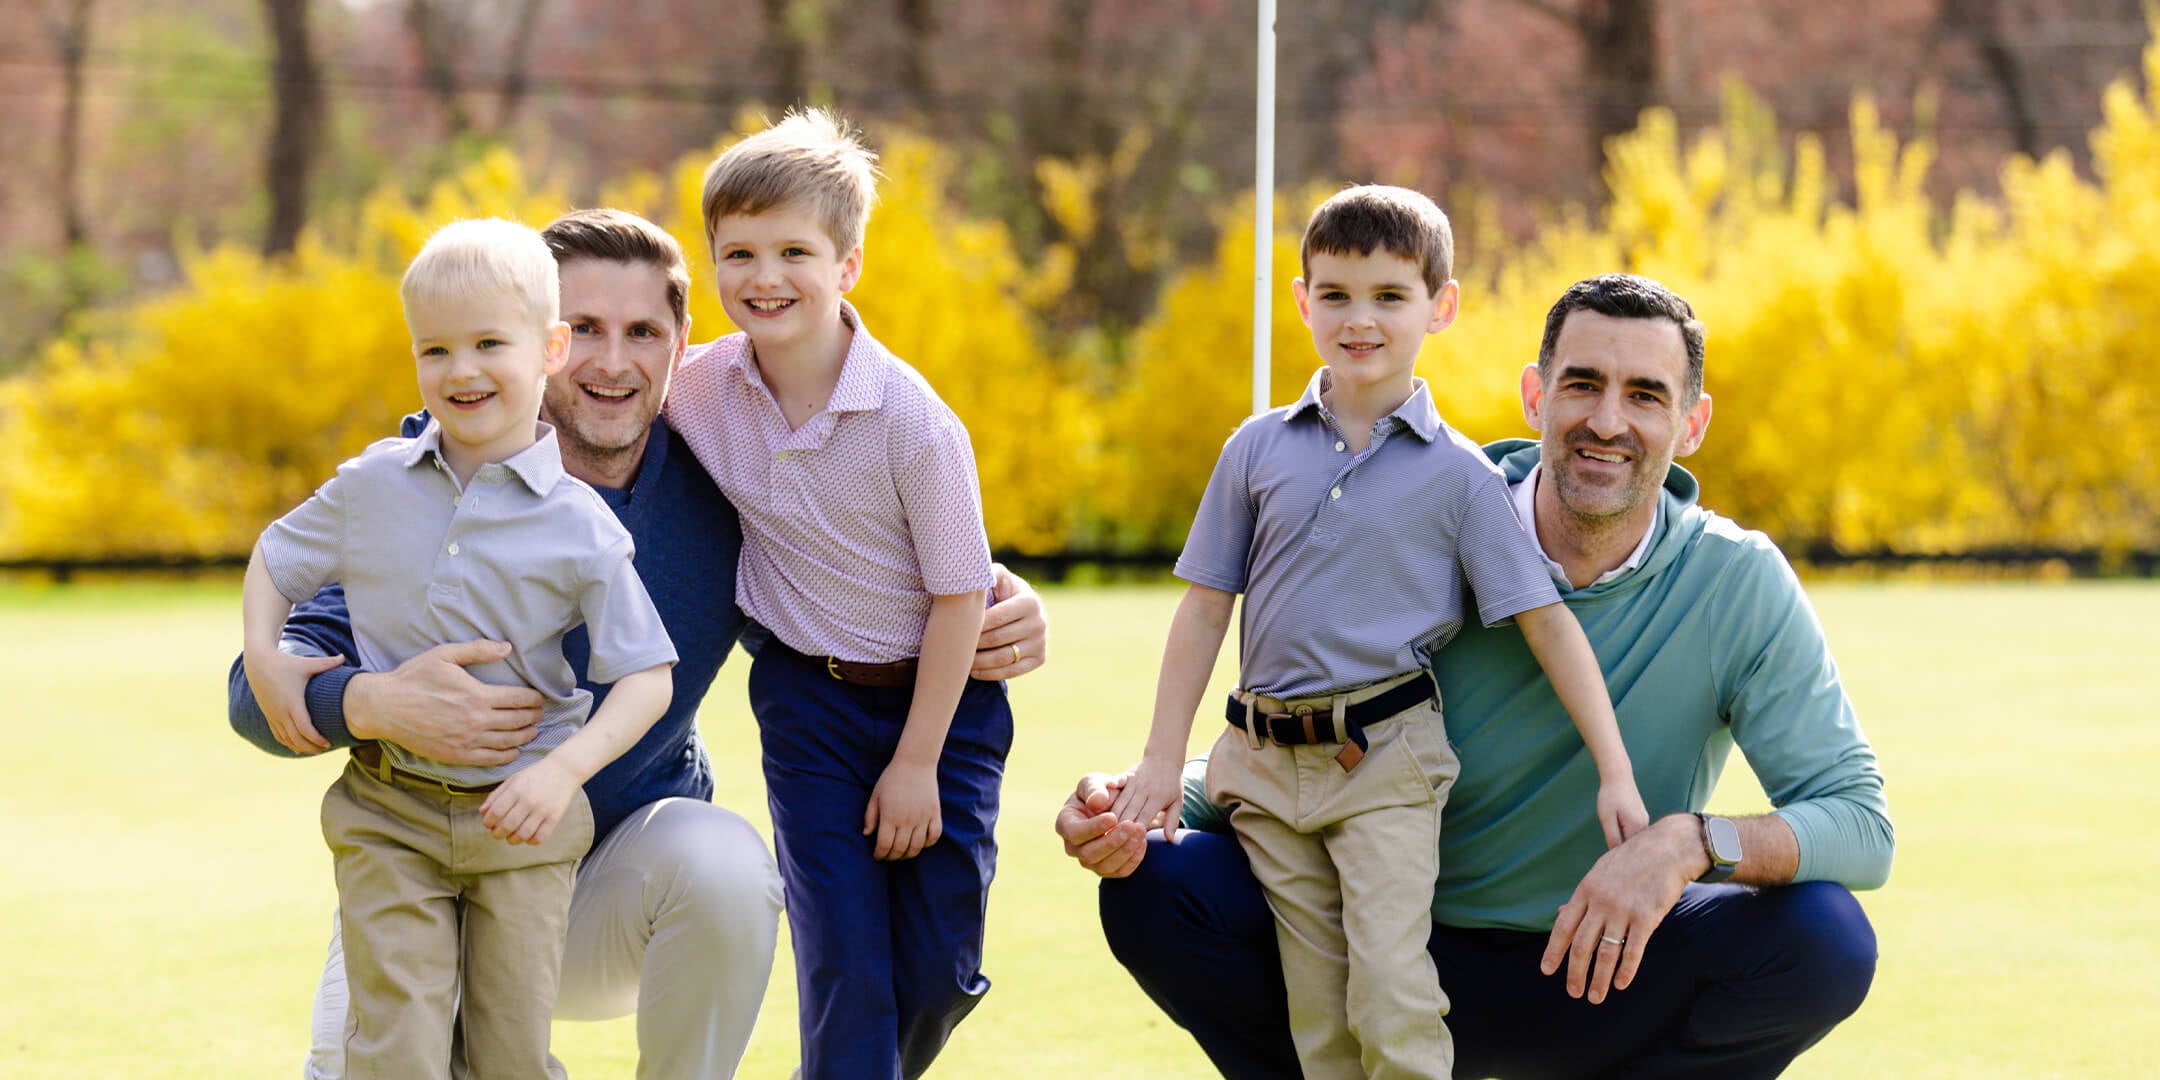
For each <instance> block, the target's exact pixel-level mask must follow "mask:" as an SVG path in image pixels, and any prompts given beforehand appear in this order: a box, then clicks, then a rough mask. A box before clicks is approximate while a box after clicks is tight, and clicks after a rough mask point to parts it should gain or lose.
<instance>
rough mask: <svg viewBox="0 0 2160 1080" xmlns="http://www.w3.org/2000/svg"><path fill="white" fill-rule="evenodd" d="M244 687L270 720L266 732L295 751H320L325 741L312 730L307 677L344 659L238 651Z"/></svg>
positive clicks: (313, 724)
mask: <svg viewBox="0 0 2160 1080" xmlns="http://www.w3.org/2000/svg"><path fill="white" fill-rule="evenodd" d="M240 662H241V665H242V667H243V668H244V670H246V672H247V681H248V690H249V691H251V692H252V693H254V695H255V703H256V704H257V705H259V706H261V707H262V712H263V717H264V719H267V720H269V721H270V735H271V737H273V738H275V739H276V740H277V741H278V744H279V745H280V746H283V747H284V748H285V749H287V750H290V751H292V752H293V753H295V754H320V753H322V752H323V751H325V750H328V749H330V742H329V740H327V739H325V738H323V737H322V733H321V732H318V731H316V730H315V722H314V721H313V720H311V719H309V717H308V709H307V683H308V680H309V679H312V678H314V677H315V676H317V675H320V674H322V673H323V672H325V671H328V670H330V669H331V668H334V667H337V666H338V665H340V664H342V663H344V662H345V658H344V657H342V656H295V655H293V654H292V653H288V652H283V651H280V650H275V649H271V650H264V651H262V652H261V653H260V655H258V654H257V652H255V651H254V650H249V651H247V652H245V653H242V654H241V661H240Z"/></svg>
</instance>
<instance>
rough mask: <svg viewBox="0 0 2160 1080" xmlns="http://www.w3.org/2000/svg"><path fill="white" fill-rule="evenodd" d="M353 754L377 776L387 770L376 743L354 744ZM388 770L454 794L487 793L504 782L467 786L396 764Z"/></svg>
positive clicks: (408, 779)
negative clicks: (438, 778) (421, 773)
mask: <svg viewBox="0 0 2160 1080" xmlns="http://www.w3.org/2000/svg"><path fill="white" fill-rule="evenodd" d="M352 756H353V760H354V761H357V762H359V763H360V766H361V767H362V768H364V769H366V770H367V771H369V772H371V773H374V774H375V775H377V776H382V775H383V774H384V772H385V771H386V770H385V769H384V768H383V752H382V747H380V746H378V745H376V744H374V743H371V742H364V743H358V744H356V745H354V746H353V748H352ZM387 771H388V773H389V775H390V776H392V777H395V778H397V779H399V780H402V781H404V782H406V783H408V784H413V785H416V786H419V787H426V788H441V789H442V790H444V791H447V792H449V793H450V794H452V795H485V794H487V793H488V792H490V791H493V790H495V789H496V788H499V787H501V786H502V783H501V782H500V781H497V782H496V783H493V784H482V785H480V786H478V787H467V786H465V785H464V784H452V783H449V782H447V781H443V780H437V779H435V778H434V777H432V776H422V775H420V774H419V773H416V772H411V771H408V770H405V769H400V768H398V767H397V766H395V765H392V766H390V767H389V769H388V770H387Z"/></svg>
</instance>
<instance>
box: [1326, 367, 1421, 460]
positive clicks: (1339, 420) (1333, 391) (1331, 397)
mask: <svg viewBox="0 0 2160 1080" xmlns="http://www.w3.org/2000/svg"><path fill="white" fill-rule="evenodd" d="M1416 390H1417V384H1416V376H1412V375H1406V376H1404V377H1403V378H1402V379H1400V380H1396V379H1390V380H1387V381H1386V382H1380V383H1370V384H1367V385H1364V386H1356V385H1352V384H1349V383H1346V382H1344V381H1343V380H1341V379H1337V378H1335V377H1334V373H1333V372H1330V373H1329V376H1328V379H1327V384H1326V385H1325V386H1324V387H1322V388H1321V390H1320V404H1322V405H1324V406H1326V407H1327V411H1328V412H1329V413H1330V414H1331V415H1333V416H1334V417H1335V423H1336V425H1337V426H1339V427H1341V428H1342V434H1343V439H1344V440H1345V441H1346V442H1348V443H1349V444H1350V447H1351V449H1353V450H1360V451H1362V450H1364V449H1365V447H1366V445H1367V444H1368V443H1370V442H1371V441H1372V428H1373V425H1374V424H1377V423H1379V422H1380V418H1381V417H1383V416H1386V415H1387V414H1389V413H1391V412H1394V411H1395V410H1397V409H1400V408H1402V406H1403V402H1405V401H1408V400H1410V395H1411V394H1413V393H1415V392H1416Z"/></svg>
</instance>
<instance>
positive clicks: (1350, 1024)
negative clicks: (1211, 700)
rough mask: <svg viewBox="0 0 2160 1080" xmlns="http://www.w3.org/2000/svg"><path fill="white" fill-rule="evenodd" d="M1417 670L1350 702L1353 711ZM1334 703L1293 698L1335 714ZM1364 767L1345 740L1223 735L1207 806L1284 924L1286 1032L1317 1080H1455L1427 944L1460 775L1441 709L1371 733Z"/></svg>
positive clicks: (1419, 711) (1424, 708) (1417, 712)
mask: <svg viewBox="0 0 2160 1080" xmlns="http://www.w3.org/2000/svg"><path fill="white" fill-rule="evenodd" d="M1430 678H1431V676H1430V675H1428V674H1427V673H1425V672H1422V671H1421V672H1416V673H1414V674H1410V675H1404V676H1401V677H1399V678H1395V679H1390V680H1387V681H1385V682H1381V683H1376V684H1373V685H1371V686H1365V687H1360V688H1358V689H1357V690H1354V691H1350V692H1348V693H1346V694H1344V695H1340V696H1343V697H1345V698H1346V699H1347V701H1348V703H1356V702H1359V701H1363V700H1365V699H1367V698H1370V697H1374V696H1376V695H1378V694H1381V693H1384V692H1385V691H1387V690H1389V689H1392V688H1393V687H1395V686H1398V685H1400V684H1402V683H1403V682H1406V681H1409V680H1411V679H1430ZM1333 701H1334V699H1333V698H1332V697H1320V698H1296V699H1292V700H1291V701H1290V702H1289V704H1290V705H1292V706H1295V705H1299V704H1308V703H1309V704H1312V705H1314V706H1315V707H1316V711H1320V712H1323V713H1325V712H1330V711H1332V709H1333ZM1365 731H1366V736H1367V738H1368V739H1369V740H1370V744H1371V745H1370V746H1369V747H1368V749H1367V750H1366V753H1365V757H1364V759H1363V760H1362V761H1360V762H1359V763H1358V765H1357V767H1356V768H1354V769H1350V770H1347V771H1346V770H1344V769H1343V767H1342V766H1341V765H1339V764H1337V763H1336V761H1335V755H1336V753H1337V752H1338V751H1339V750H1341V748H1342V746H1341V744H1339V743H1321V744H1318V745H1307V746H1277V745H1274V744H1272V743H1262V744H1261V745H1259V746H1258V747H1255V746H1253V744H1252V736H1250V735H1248V734H1247V733H1246V732H1244V731H1242V730H1240V729H1238V728H1236V727H1229V728H1226V729H1225V730H1224V732H1223V734H1222V737H1221V738H1219V739H1217V740H1216V742H1215V749H1214V750H1213V751H1212V752H1211V753H1210V754H1209V756H1208V774H1207V792H1208V798H1209V799H1210V800H1211V801H1213V802H1214V803H1215V804H1216V805H1218V806H1223V807H1226V808H1228V809H1229V810H1230V824H1231V826H1232V828H1234V829H1236V831H1237V836H1238V841H1239V843H1240V844H1241V845H1242V846H1243V847H1244V849H1245V854H1246V857H1247V858H1248V859H1249V860H1250V861H1251V863H1252V869H1253V875H1254V876H1255V877H1257V878H1259V880H1260V885H1261V887H1262V888H1263V889H1265V890H1266V891H1267V900H1268V907H1269V908H1270V909H1272V910H1273V911H1274V913H1275V939H1276V942H1277V944H1278V945H1279V946H1280V949H1281V952H1282V966H1283V983H1284V986H1285V987H1286V988H1287V989H1288V991H1289V1000H1290V1035H1291V1040H1292V1041H1293V1042H1294V1043H1295V1044H1296V1045H1297V1051H1298V1061H1299V1062H1300V1063H1301V1064H1302V1065H1303V1066H1304V1072H1305V1075H1306V1077H1308V1078H1320V1080H1334V1078H1337V1077H1388V1078H1394V1077H1442V1078H1445V1077H1447V1076H1448V1075H1449V1074H1450V1072H1451V1071H1452V1069H1453V1068H1454V1064H1455V1046H1454V1042H1453V1040H1452V1039H1450V1038H1449V1036H1448V1030H1447V1024H1446V1022H1445V1021H1444V1020H1443V1019H1442V1017H1444V1016H1445V1015H1446V1014H1447V1011H1448V1000H1447V995H1446V994H1445V993H1443V992H1442V991H1441V989H1440V976H1439V972H1438V971H1437V970H1436V969H1435V968H1434V967H1433V961H1432V956H1431V955H1430V954H1429V953H1427V952H1426V951H1425V950H1426V946H1427V945H1428V943H1429V941H1430V939H1431V937H1432V900H1433V885H1434V882H1435V881H1437V880H1438V878H1439V874H1440V811H1441V807H1442V806H1444V805H1445V804H1446V802H1447V794H1448V790H1449V789H1450V788H1451V787H1453V786H1454V783H1455V777H1456V774H1457V773H1459V772H1460V771H1461V763H1460V762H1458V761H1457V760H1456V758H1455V752H1454V751H1453V750H1452V749H1450V748H1449V747H1448V742H1447V731H1446V728H1445V727H1444V726H1443V724H1442V720H1441V712H1440V706H1439V702H1438V699H1437V697H1435V698H1434V699H1430V700H1428V701H1426V702H1425V703H1423V704H1420V705H1418V706H1416V707H1415V708H1411V709H1407V710H1404V711H1403V712H1400V713H1397V714H1396V715H1395V716H1394V717H1392V718H1390V719H1388V720H1385V721H1382V722H1380V723H1378V724H1373V725H1368V726H1367V727H1366V729H1365Z"/></svg>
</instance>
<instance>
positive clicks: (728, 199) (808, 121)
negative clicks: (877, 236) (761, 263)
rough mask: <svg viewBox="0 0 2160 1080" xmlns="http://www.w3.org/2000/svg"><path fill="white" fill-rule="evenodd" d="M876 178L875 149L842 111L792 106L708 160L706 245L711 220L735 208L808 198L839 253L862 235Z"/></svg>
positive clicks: (766, 207) (752, 209) (760, 208)
mask: <svg viewBox="0 0 2160 1080" xmlns="http://www.w3.org/2000/svg"><path fill="white" fill-rule="evenodd" d="M877 182H878V170H877V154H875V153H873V152H871V150H870V148H869V147H867V146H864V145H863V142H862V133H861V132H859V131H857V130H855V128H854V127H853V126H852V125H850V124H849V123H848V122H847V119H846V118H845V117H843V116H841V115H840V114H839V113H837V112H835V111H833V110H831V109H826V108H814V109H799V110H798V109H791V110H789V111H788V113H787V115H785V116H783V117H781V118H780V122H779V123H777V124H774V125H773V126H771V127H769V128H766V129H765V130H763V131H760V132H758V133H757V134H755V135H752V136H749V137H748V138H745V139H744V140H742V141H741V142H739V143H736V144H735V145H733V146H730V147H728V148H727V149H726V150H725V151H722V152H721V154H720V156H719V157H717V158H714V159H713V163H712V164H711V165H709V166H707V167H706V169H705V197H704V210H705V244H706V247H707V248H708V249H710V248H711V247H712V241H713V225H714V224H716V223H718V222H719V220H720V219H721V218H724V217H727V216H728V215H730V214H762V213H765V212H767V211H770V210H774V209H778V208H781V207H785V206H789V205H791V204H795V203H808V204H809V207H810V210H811V212H812V213H813V214H815V215H816V216H817V219H818V223H819V224H821V225H823V226H824V227H825V232H826V234H827V235H829V236H830V237H832V242H833V246H834V248H835V249H836V250H835V251H834V254H835V255H836V256H845V255H846V254H847V253H848V252H850V251H853V250H854V249H855V246H856V245H858V244H860V243H862V241H863V230H864V229H865V228H866V227H868V225H869V223H870V207H871V205H872V204H874V203H875V202H876V201H877ZM712 254H713V255H715V256H717V255H718V252H717V251H715V252H712Z"/></svg>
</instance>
